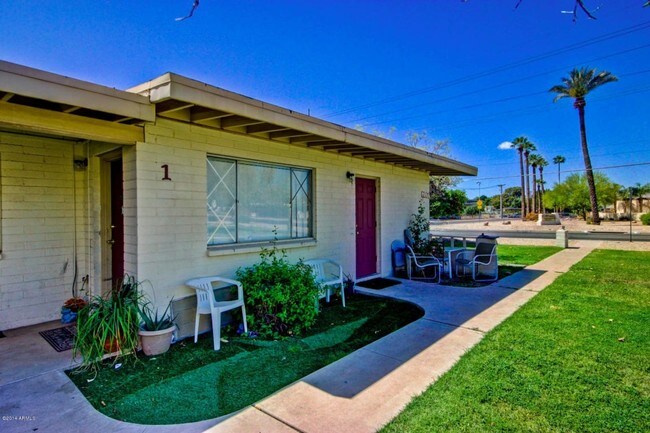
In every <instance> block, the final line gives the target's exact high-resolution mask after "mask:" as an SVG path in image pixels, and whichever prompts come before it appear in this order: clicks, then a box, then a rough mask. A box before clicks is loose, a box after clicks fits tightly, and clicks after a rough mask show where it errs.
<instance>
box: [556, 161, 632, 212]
mask: <svg viewBox="0 0 650 433" xmlns="http://www.w3.org/2000/svg"><path fill="white" fill-rule="evenodd" d="M594 181H595V183H596V187H597V191H598V194H599V196H598V197H599V200H600V202H601V203H616V196H617V193H618V191H619V190H620V186H619V185H617V184H615V183H613V182H612V181H611V180H610V179H609V178H608V177H607V176H606V175H605V174H603V173H600V172H596V173H594ZM590 196H591V193H590V190H589V183H588V179H587V176H586V175H585V174H581V173H574V174H572V175H570V176H568V177H567V178H566V180H565V181H564V182H562V183H559V184H557V185H555V187H554V188H553V189H552V190H549V191H547V192H546V194H545V195H544V203H546V204H548V205H552V206H553V207H556V208H560V209H571V210H572V211H573V212H575V213H577V214H578V215H579V216H580V217H582V218H583V219H585V220H586V219H587V214H588V213H589V210H590V205H591V198H590Z"/></svg>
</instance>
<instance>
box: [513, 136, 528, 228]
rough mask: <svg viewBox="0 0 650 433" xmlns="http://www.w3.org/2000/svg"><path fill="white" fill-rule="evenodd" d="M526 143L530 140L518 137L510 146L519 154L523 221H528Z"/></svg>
mask: <svg viewBox="0 0 650 433" xmlns="http://www.w3.org/2000/svg"><path fill="white" fill-rule="evenodd" d="M526 143H530V141H528V139H527V138H526V137H524V136H521V137H517V138H515V139H514V140H512V145H511V146H510V147H511V148H512V149H517V152H519V175H520V177H521V220H522V221H525V220H526V210H527V207H526V190H525V185H524V147H526Z"/></svg>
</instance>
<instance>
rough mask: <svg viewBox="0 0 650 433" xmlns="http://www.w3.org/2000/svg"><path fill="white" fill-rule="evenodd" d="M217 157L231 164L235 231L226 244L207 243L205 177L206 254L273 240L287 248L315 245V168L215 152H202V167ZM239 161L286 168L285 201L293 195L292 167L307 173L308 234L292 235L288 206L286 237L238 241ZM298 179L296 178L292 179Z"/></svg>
mask: <svg viewBox="0 0 650 433" xmlns="http://www.w3.org/2000/svg"><path fill="white" fill-rule="evenodd" d="M211 159H212V160H215V159H216V160H220V161H224V162H229V163H233V164H234V170H235V173H234V176H235V197H234V199H235V224H234V231H235V238H236V240H235V242H228V243H221V244H208V243H207V241H208V239H209V238H210V234H209V233H208V231H207V224H208V222H209V220H208V219H209V215H210V211H209V209H208V208H207V204H208V200H209V197H208V195H209V193H210V189H209V185H208V179H207V178H206V247H207V249H208V255H220V254H219V253H218V252H219V251H232V252H236V251H237V250H241V251H242V252H245V251H249V250H255V249H259V248H260V247H264V246H267V245H269V244H271V243H273V242H277V243H278V244H279V245H282V246H283V247H284V246H286V247H291V246H294V245H295V246H303V245H313V244H315V242H316V240H315V216H314V215H315V208H316V201H315V199H314V196H315V187H314V178H315V176H314V173H315V169H314V168H312V167H305V166H300V165H292V164H283V163H275V162H269V161H260V160H255V159H248V158H238V157H232V156H224V155H218V154H210V153H208V154H207V155H206V159H205V161H206V170H210V167H209V164H210V160H211ZM240 164H246V165H249V166H254V167H267V168H278V169H285V170H288V171H289V197H288V199H289V203H290V204H291V203H293V200H294V198H295V196H294V193H295V191H294V188H293V187H294V185H293V183H294V170H300V171H303V172H307V173H308V177H307V179H308V181H309V188H308V191H307V192H308V195H307V201H308V209H309V215H308V220H307V225H308V234H307V235H306V236H296V237H293V232H294V227H295V223H296V220H295V219H294V212H293V206H291V210H290V212H289V215H290V218H289V220H288V223H289V234H290V237H288V238H279V239H277V240H273V239H257V240H251V241H239V234H240V206H241V203H240V193H239V181H240V173H239V168H240V167H239V166H240ZM207 175H208V172H207V171H206V176H207ZM295 179H296V180H297V181H298V182H299V179H298V178H295ZM211 252H212V253H215V252H216V254H210V253H211Z"/></svg>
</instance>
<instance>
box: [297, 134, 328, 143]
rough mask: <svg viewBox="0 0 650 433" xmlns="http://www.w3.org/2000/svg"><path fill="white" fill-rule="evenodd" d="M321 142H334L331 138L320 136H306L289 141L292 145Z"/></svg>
mask: <svg viewBox="0 0 650 433" xmlns="http://www.w3.org/2000/svg"><path fill="white" fill-rule="evenodd" d="M319 141H332V139H331V138H328V137H321V136H320V135H313V134H310V135H305V136H302V137H293V138H290V139H289V142H290V143H316V142H319Z"/></svg>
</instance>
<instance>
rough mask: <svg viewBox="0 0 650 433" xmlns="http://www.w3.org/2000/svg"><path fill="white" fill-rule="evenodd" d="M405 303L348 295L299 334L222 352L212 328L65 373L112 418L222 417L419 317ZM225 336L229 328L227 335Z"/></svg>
mask: <svg viewBox="0 0 650 433" xmlns="http://www.w3.org/2000/svg"><path fill="white" fill-rule="evenodd" d="M421 316H422V311H421V310H420V309H419V308H418V307H416V306H414V305H412V304H408V303H404V302H398V301H394V300H389V299H385V298H376V297H368V296H362V295H353V296H350V297H348V299H347V308H343V307H342V306H341V305H340V303H338V302H336V301H333V302H332V303H331V304H330V305H328V306H322V307H321V314H319V317H318V321H317V323H316V324H315V326H314V327H313V328H312V329H311V330H310V331H309V333H308V334H307V335H305V336H303V337H302V338H291V339H286V340H281V341H262V340H256V339H249V338H240V337H236V336H234V335H230V336H228V337H227V338H228V339H229V341H230V342H229V343H222V344H221V350H220V351H218V352H215V351H214V350H213V348H212V334H211V333H208V334H206V335H202V336H200V337H199V342H198V343H197V344H194V342H193V339H192V338H190V339H186V340H183V341H181V342H179V343H177V344H174V345H173V346H172V348H171V350H170V351H169V352H167V353H166V354H164V355H161V356H157V357H150V358H148V357H145V356H141V357H140V361H139V362H136V363H130V364H125V365H123V366H122V367H121V368H120V369H117V370H116V369H114V368H111V366H110V364H109V363H107V364H105V365H103V366H102V368H101V369H100V370H99V372H98V374H97V376H96V377H95V378H94V380H92V381H91V382H88V380H91V379H93V374H92V373H91V372H83V371H79V370H76V371H75V370H72V371H69V372H68V376H69V377H70V378H71V379H72V381H73V382H74V383H75V384H76V385H77V387H78V388H79V389H80V390H81V391H82V393H83V394H84V395H85V396H86V398H87V399H88V400H89V401H90V403H91V404H92V405H93V406H94V407H95V408H96V409H97V410H99V411H100V412H102V413H104V414H105V415H108V416H110V417H112V418H116V419H120V420H123V421H129V422H135V423H141V424H175V423H185V422H192V421H199V420H204V419H210V418H215V417H218V416H221V415H226V414H228V413H232V412H234V411H236V410H239V409H241V408H243V407H246V406H248V405H250V404H252V403H254V402H256V401H258V400H260V399H262V398H264V397H266V396H268V395H270V394H272V393H273V392H275V391H277V390H279V389H281V388H282V387H284V386H286V385H288V384H290V383H292V382H294V381H296V380H298V379H300V378H302V377H304V376H306V375H307V374H309V373H311V372H313V371H315V370H318V369H319V368H321V367H324V366H325V365H327V364H330V363H332V362H334V361H336V360H338V359H340V358H342V357H343V356H345V355H347V354H348V353H350V352H353V351H355V350H357V349H359V348H361V347H363V346H365V345H367V344H369V343H371V342H372V341H374V340H377V339H379V338H381V337H382V336H384V335H387V334H389V333H391V332H393V331H395V330H397V329H399V328H401V327H402V326H404V325H406V324H408V323H410V322H412V321H414V320H416V319H418V318H419V317H421ZM225 335H227V334H225Z"/></svg>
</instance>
